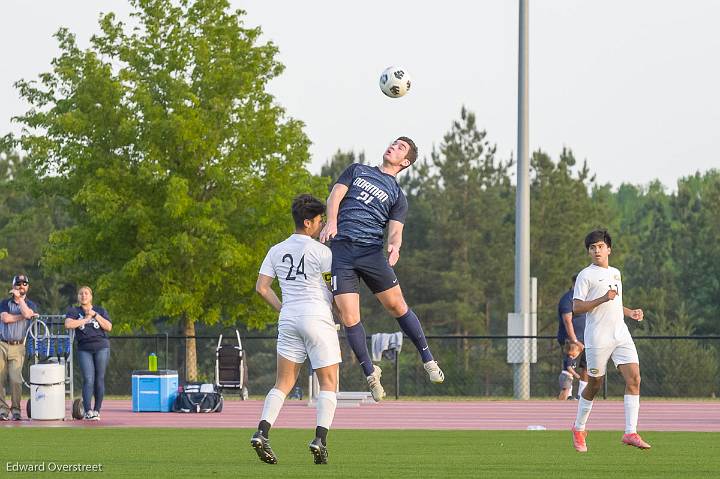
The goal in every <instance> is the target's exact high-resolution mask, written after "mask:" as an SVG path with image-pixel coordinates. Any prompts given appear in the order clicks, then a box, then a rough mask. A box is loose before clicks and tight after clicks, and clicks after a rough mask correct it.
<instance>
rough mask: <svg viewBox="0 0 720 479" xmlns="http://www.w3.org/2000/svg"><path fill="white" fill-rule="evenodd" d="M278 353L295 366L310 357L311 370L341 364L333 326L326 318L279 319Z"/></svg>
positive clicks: (330, 320)
mask: <svg viewBox="0 0 720 479" xmlns="http://www.w3.org/2000/svg"><path fill="white" fill-rule="evenodd" d="M277 352H278V354H279V355H280V356H282V357H284V358H285V359H287V360H288V361H292V362H294V363H298V364H302V363H304V362H305V359H306V358H308V357H309V358H310V364H311V365H312V368H313V369H320V368H324V367H327V366H332V365H333V364H338V363H341V362H342V356H341V355H340V341H339V340H338V333H337V329H336V328H335V323H334V322H333V320H332V319H329V318H327V317H325V316H296V317H290V318H280V323H279V324H278V342H277Z"/></svg>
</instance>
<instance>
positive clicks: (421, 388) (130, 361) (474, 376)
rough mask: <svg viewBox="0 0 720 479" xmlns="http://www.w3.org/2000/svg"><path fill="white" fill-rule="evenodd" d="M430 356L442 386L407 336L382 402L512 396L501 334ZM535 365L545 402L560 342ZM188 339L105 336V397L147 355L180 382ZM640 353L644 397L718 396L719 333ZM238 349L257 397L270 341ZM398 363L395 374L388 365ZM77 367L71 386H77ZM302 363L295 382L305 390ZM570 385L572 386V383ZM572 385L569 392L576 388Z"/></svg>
mask: <svg viewBox="0 0 720 479" xmlns="http://www.w3.org/2000/svg"><path fill="white" fill-rule="evenodd" d="M194 338H195V341H196V354H197V367H198V380H201V381H207V382H212V381H213V379H214V371H215V351H216V347H217V341H218V338H217V336H195V337H194ZM427 338H428V344H429V345H430V348H431V350H432V351H433V354H434V355H435V358H436V359H437V360H438V362H439V363H440V366H441V367H442V369H443V371H444V373H445V382H444V383H443V384H441V385H435V384H431V383H430V382H429V381H428V380H427V375H426V373H425V371H424V369H423V366H422V363H421V361H420V357H419V355H418V353H417V352H416V350H415V347H414V346H413V344H412V342H410V341H409V340H408V339H407V338H406V339H405V341H404V343H403V349H402V351H401V352H400V354H399V355H398V357H397V363H395V362H394V361H392V360H387V359H383V360H381V361H380V362H379V363H377V364H378V365H379V366H380V367H381V368H382V369H383V385H384V387H385V390H386V392H387V395H388V397H392V396H397V397H401V398H402V397H407V396H415V397H423V396H472V397H495V398H500V397H502V398H510V397H512V396H513V374H512V365H511V364H508V363H507V358H508V354H507V353H508V350H507V348H508V344H511V345H512V344H515V345H521V344H529V343H530V342H529V341H528V342H523V341H514V342H512V341H510V342H509V341H508V339H510V337H508V336H449V335H429V336H428V337H427ZM534 338H535V339H536V348H537V362H536V363H534V364H531V365H530V391H529V396H530V397H532V398H552V397H556V396H557V394H558V392H559V386H558V375H559V374H560V371H561V368H562V355H561V350H560V345H559V344H558V343H557V341H556V339H555V337H554V336H536V337H534ZM188 339H189V337H186V336H173V335H168V334H160V335H137V336H119V335H111V336H110V344H111V347H110V350H111V355H110V362H109V365H108V370H107V373H106V394H112V395H129V394H130V391H131V374H132V371H133V370H137V369H146V368H147V364H148V362H147V358H148V355H149V354H150V353H156V354H157V355H158V364H159V365H165V368H166V369H174V370H177V371H178V374H179V378H180V382H181V383H182V382H183V381H184V380H185V378H186V371H185V369H186V358H185V345H186V341H187V340H188ZM634 340H635V344H636V346H637V349H638V354H639V356H640V370H641V375H642V385H641V390H642V394H643V396H646V397H648V396H655V397H698V398H710V397H715V396H716V395H718V393H720V368H719V366H718V364H720V336H636V337H634ZM242 345H243V348H244V350H245V352H246V355H247V356H246V357H247V363H248V367H249V381H248V383H249V390H250V394H251V395H257V396H264V395H265V394H266V393H267V391H268V390H269V389H270V388H272V386H273V384H274V381H275V365H276V359H275V357H276V350H275V346H276V337H275V336H249V335H248V336H245V337H243V338H242ZM340 345H341V351H342V359H343V363H342V364H341V365H340V389H341V390H342V391H365V390H367V385H366V383H365V378H364V375H363V374H362V371H361V369H360V366H359V364H358V363H357V361H356V360H355V358H354V357H353V354H352V352H351V351H350V349H349V347H348V346H347V344H346V342H345V340H344V339H342V338H341V341H340ZM396 364H397V376H396V377H394V376H395V367H396ZM78 369H79V368H76V370H75V376H76V377H75V379H76V381H78V382H77V384H82V381H81V378H80V372H79V371H78ZM308 372H309V371H307V363H306V366H305V368H304V371H303V372H301V375H300V377H299V378H298V383H297V385H298V386H300V387H302V388H303V389H305V388H307V374H308ZM576 384H577V383H576ZM606 384H607V395H608V396H610V397H619V396H622V394H623V391H624V382H623V380H622V378H621V377H620V375H619V374H618V373H617V372H616V370H615V369H614V368H613V367H612V365H610V366H609V367H608V374H607V381H606ZM576 387H577V386H575V388H574V391H575V390H576Z"/></svg>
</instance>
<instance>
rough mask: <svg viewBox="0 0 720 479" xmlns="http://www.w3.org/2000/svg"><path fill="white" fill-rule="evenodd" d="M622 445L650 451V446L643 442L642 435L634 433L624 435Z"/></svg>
mask: <svg viewBox="0 0 720 479" xmlns="http://www.w3.org/2000/svg"><path fill="white" fill-rule="evenodd" d="M622 443H623V444H625V445H626V446H635V447H637V448H639V449H650V447H651V446H650V444H648V443H646V442H645V441H643V439H642V438H641V437H640V434H638V433H636V432H634V433H632V434H623V437H622Z"/></svg>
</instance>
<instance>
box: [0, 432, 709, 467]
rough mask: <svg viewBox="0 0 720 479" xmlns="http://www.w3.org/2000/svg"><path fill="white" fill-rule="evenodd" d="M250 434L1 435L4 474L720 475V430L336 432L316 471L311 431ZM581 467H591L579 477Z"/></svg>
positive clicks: (55, 433) (2, 433) (77, 433)
mask: <svg viewBox="0 0 720 479" xmlns="http://www.w3.org/2000/svg"><path fill="white" fill-rule="evenodd" d="M252 432H253V431H251V430H249V429H240V430H237V429H235V430H229V429H192V430H191V429H138V428H127V429H116V428H39V427H38V428H35V427H33V428H17V429H16V428H12V429H0V441H1V442H2V456H0V457H2V464H1V466H2V472H1V473H0V477H46V476H56V475H58V474H60V475H61V476H64V477H92V476H95V477H102V478H111V477H133V478H134V477H143V478H145V477H146V478H150V479H158V478H163V477H212V478H219V477H234V478H238V477H261V478H270V477H283V478H285V479H295V478H322V477H334V478H337V477H343V478H348V479H351V478H356V477H388V478H390V479H394V478H405V477H408V478H426V477H427V478H435V477H437V478H446V477H447V478H456V477H488V478H496V477H497V478H505V477H507V478H524V477H533V478H545V477H558V478H561V477H573V476H575V477H582V478H583V479H587V478H593V477H598V478H603V479H612V478H615V477H623V478H628V479H638V478H657V477H672V478H689V477H698V478H708V477H717V474H718V471H720V436H719V435H718V434H717V433H677V432H648V433H645V434H643V437H644V438H645V439H646V440H647V441H648V442H650V443H651V444H652V445H653V449H651V450H649V451H641V450H638V449H634V448H630V447H627V446H622V445H620V433H618V432H603V431H598V432H591V433H590V434H589V436H588V446H589V448H590V451H589V452H588V453H587V454H578V453H576V452H575V451H574V450H573V449H572V446H571V444H570V436H569V433H568V432H558V431H457V432H456V431H410V430H408V431H396V430H393V431H369V430H355V431H353V430H332V431H330V435H329V436H328V442H329V444H328V445H329V447H330V458H329V461H330V464H328V465H326V466H316V465H314V464H313V463H312V457H311V455H310V453H309V452H308V450H307V443H308V442H309V441H310V439H311V437H310V436H311V434H312V432H311V431H310V430H297V429H277V430H273V431H272V432H271V444H272V447H273V449H274V450H275V453H276V454H277V455H278V458H279V464H277V465H268V464H264V463H261V462H260V461H259V460H258V458H257V456H256V455H255V452H254V451H253V450H252V448H250V446H249V439H250V436H251V434H252ZM16 462H17V463H20V464H40V463H45V466H46V472H44V473H42V472H41V473H38V472H28V473H22V472H12V471H9V470H8V466H12V465H13V464H15V463H16ZM51 463H52V464H102V466H103V471H102V472H86V473H77V472H73V473H58V472H49V471H48V469H49V467H50V464H51ZM576 471H582V474H581V475H579V476H578V475H576Z"/></svg>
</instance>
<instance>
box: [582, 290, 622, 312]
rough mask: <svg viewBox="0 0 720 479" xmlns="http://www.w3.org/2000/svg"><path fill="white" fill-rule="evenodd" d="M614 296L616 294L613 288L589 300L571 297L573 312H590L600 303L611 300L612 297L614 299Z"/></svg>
mask: <svg viewBox="0 0 720 479" xmlns="http://www.w3.org/2000/svg"><path fill="white" fill-rule="evenodd" d="M615 296H617V291H615V290H614V289H610V290H608V292H607V293H605V294H604V295H602V296H600V297H599V298H595V299H593V300H590V301H583V300H581V299H577V298H575V299H573V313H575V314H582V313H587V312H590V311H592V310H593V309H595V308H597V307H598V306H600V305H601V304H603V303H607V302H608V301H612V300H613V299H615Z"/></svg>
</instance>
